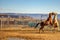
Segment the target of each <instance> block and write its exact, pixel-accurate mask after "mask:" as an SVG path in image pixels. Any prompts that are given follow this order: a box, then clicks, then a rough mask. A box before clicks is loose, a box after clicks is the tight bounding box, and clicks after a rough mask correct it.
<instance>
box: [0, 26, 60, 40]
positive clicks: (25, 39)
mask: <svg viewBox="0 0 60 40" xmlns="http://www.w3.org/2000/svg"><path fill="white" fill-rule="evenodd" d="M0 40H60V32H59V31H55V32H53V31H44V32H40V33H39V30H38V29H35V28H17V27H10V28H2V29H1V30H0Z"/></svg>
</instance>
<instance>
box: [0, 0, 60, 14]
mask: <svg viewBox="0 0 60 40" xmlns="http://www.w3.org/2000/svg"><path fill="white" fill-rule="evenodd" d="M49 12H57V13H59V14H60V0H0V13H43V14H44V13H49Z"/></svg>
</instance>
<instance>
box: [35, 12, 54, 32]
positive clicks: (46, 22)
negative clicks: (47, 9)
mask: <svg viewBox="0 0 60 40" xmlns="http://www.w3.org/2000/svg"><path fill="white" fill-rule="evenodd" d="M52 15H54V13H53V12H52V13H49V17H48V18H47V20H45V21H42V22H41V23H37V25H36V26H35V28H36V27H37V26H38V25H39V24H40V26H41V28H40V29H39V31H40V30H42V31H43V28H44V26H47V25H53V21H52Z"/></svg>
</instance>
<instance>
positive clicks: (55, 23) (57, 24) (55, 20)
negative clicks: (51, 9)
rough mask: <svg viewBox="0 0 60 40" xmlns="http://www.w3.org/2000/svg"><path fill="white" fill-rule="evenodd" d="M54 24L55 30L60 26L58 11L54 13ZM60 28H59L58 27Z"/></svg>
mask: <svg viewBox="0 0 60 40" xmlns="http://www.w3.org/2000/svg"><path fill="white" fill-rule="evenodd" d="M53 26H54V30H55V29H56V28H57V27H59V23H58V20H57V13H54V18H53ZM58 29H59V28H58Z"/></svg>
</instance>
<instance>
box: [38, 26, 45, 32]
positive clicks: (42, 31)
mask: <svg viewBox="0 0 60 40" xmlns="http://www.w3.org/2000/svg"><path fill="white" fill-rule="evenodd" d="M43 28H44V25H43V26H41V28H40V29H39V33H40V30H41V31H42V32H44V30H43Z"/></svg>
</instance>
